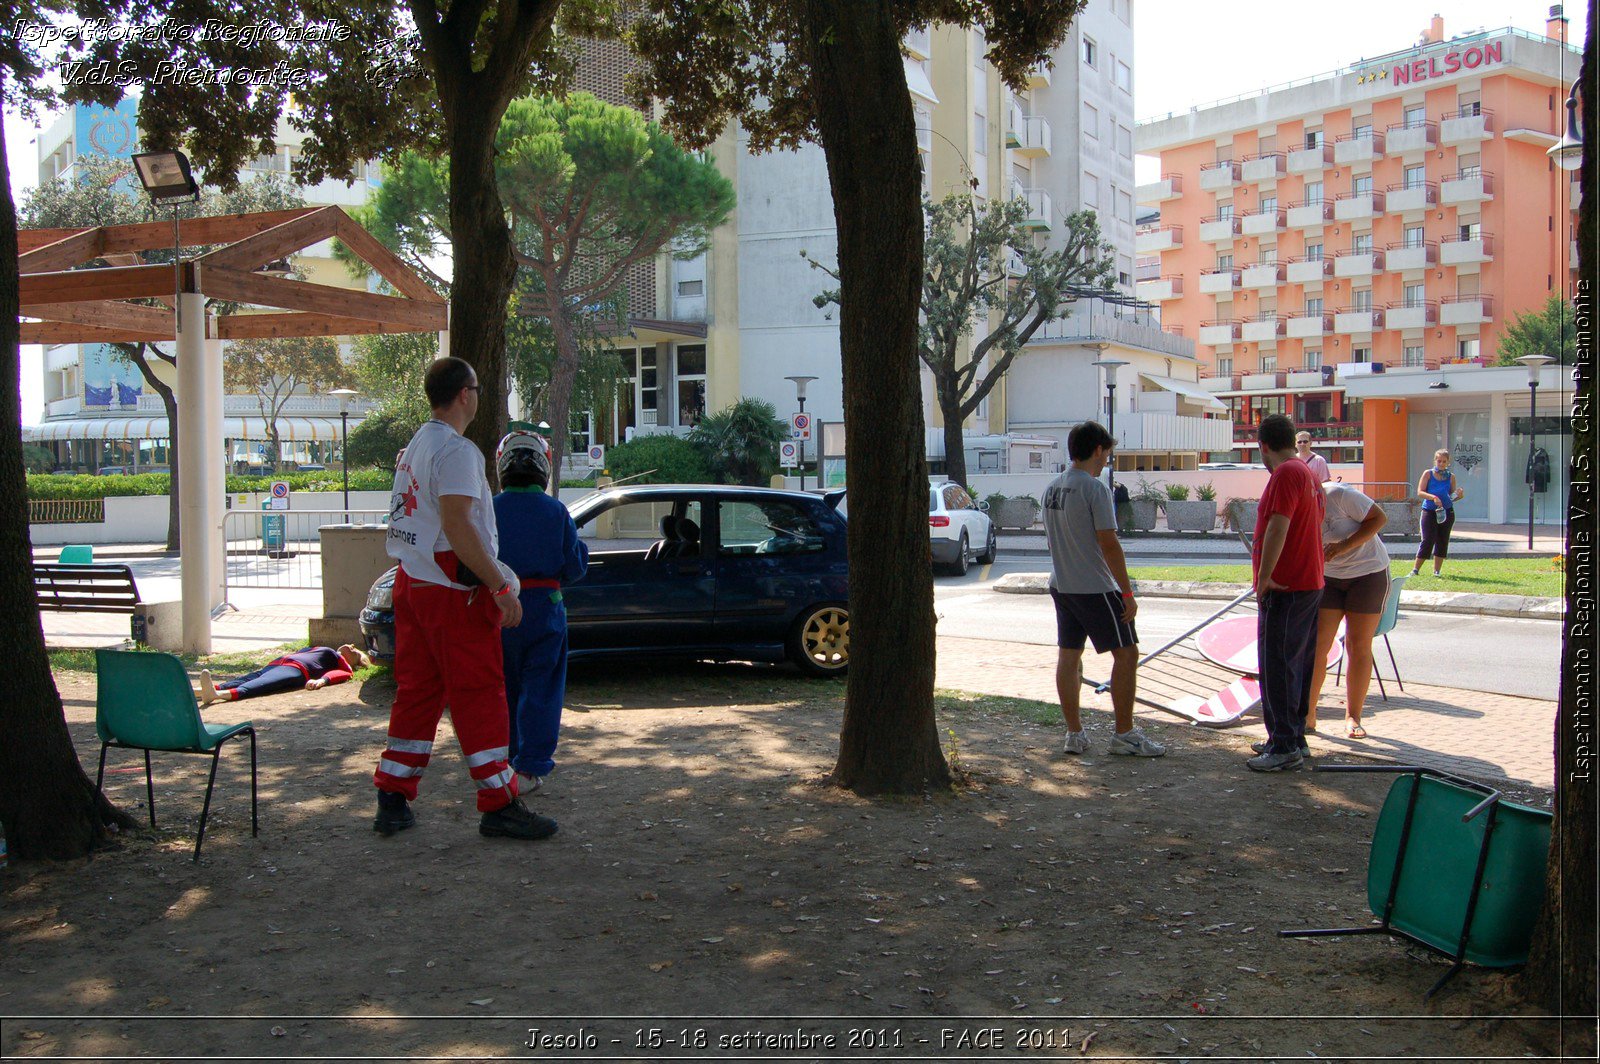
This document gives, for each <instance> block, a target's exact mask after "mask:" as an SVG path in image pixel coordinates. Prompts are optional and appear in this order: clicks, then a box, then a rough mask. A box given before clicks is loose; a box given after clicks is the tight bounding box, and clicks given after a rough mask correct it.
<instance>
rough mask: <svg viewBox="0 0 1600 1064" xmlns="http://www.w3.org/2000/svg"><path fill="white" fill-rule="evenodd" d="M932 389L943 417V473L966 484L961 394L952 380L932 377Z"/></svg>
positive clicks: (961, 483)
mask: <svg viewBox="0 0 1600 1064" xmlns="http://www.w3.org/2000/svg"><path fill="white" fill-rule="evenodd" d="M934 390H935V391H936V392H937V393H938V397H939V413H940V414H941V415H943V417H944V475H945V476H947V477H949V478H950V479H951V480H953V481H955V482H956V483H957V484H960V485H961V486H962V487H966V486H967V446H966V437H965V436H964V435H962V432H961V423H962V420H963V418H962V415H961V396H960V394H959V393H957V392H956V389H955V383H954V381H952V382H950V383H949V384H948V385H947V384H946V383H945V382H944V381H941V380H940V379H939V378H937V377H935V378H934Z"/></svg>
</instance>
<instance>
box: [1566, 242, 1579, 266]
mask: <svg viewBox="0 0 1600 1064" xmlns="http://www.w3.org/2000/svg"><path fill="white" fill-rule="evenodd" d="M1568 244H1569V245H1570V261H1571V263H1572V269H1574V270H1576V269H1577V268H1578V242H1577V241H1576V240H1571V241H1568Z"/></svg>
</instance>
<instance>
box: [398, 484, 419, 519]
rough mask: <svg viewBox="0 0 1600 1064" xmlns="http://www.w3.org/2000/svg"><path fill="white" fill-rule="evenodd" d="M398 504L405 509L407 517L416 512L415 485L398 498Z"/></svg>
mask: <svg viewBox="0 0 1600 1064" xmlns="http://www.w3.org/2000/svg"><path fill="white" fill-rule="evenodd" d="M400 504H401V505H402V506H404V507H405V511H406V516H407V517H410V516H411V515H412V514H414V513H416V512H417V488H416V485H415V484H413V485H412V486H411V487H409V488H407V489H406V493H405V494H404V495H402V496H401V497H400Z"/></svg>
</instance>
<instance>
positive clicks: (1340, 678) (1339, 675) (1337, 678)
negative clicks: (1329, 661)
mask: <svg viewBox="0 0 1600 1064" xmlns="http://www.w3.org/2000/svg"><path fill="white" fill-rule="evenodd" d="M1343 682H1344V655H1343V654H1340V655H1339V661H1338V664H1336V665H1334V667H1333V685H1334V686H1335V687H1338V686H1339V685H1340V684H1341V683H1343Z"/></svg>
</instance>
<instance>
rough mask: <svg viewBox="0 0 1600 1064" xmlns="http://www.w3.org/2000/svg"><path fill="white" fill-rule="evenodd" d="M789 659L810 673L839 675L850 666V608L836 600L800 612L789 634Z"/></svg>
mask: <svg viewBox="0 0 1600 1064" xmlns="http://www.w3.org/2000/svg"><path fill="white" fill-rule="evenodd" d="M789 660H791V661H793V662H794V663H795V664H796V665H798V666H799V667H800V671H801V672H804V673H807V674H809V675H811V676H842V675H844V673H845V670H846V669H848V668H849V667H850V609H849V607H848V606H841V605H839V604H838V603H824V604H822V605H819V606H812V607H810V608H808V609H806V610H804V611H803V612H802V613H801V614H800V619H799V620H798V621H797V622H795V626H794V631H793V632H792V633H791V634H790V636H789Z"/></svg>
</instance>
